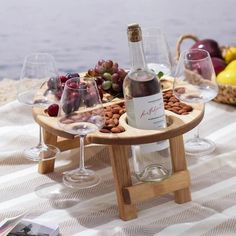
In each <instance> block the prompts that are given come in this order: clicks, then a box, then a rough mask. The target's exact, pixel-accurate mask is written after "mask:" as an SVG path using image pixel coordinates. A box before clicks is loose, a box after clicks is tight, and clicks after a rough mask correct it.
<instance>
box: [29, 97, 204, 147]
mask: <svg viewBox="0 0 236 236" xmlns="http://www.w3.org/2000/svg"><path fill="white" fill-rule="evenodd" d="M120 102H121V101H118V103H120ZM114 103H115V102H110V103H106V104H104V106H109V105H111V104H114ZM192 107H193V111H192V112H190V113H189V114H188V115H177V114H175V113H173V112H171V111H167V110H166V117H167V123H168V125H167V127H166V128H163V129H160V130H141V129H136V128H134V127H131V126H129V125H128V124H127V122H126V113H125V114H123V115H122V116H121V117H120V119H119V122H120V125H122V126H123V127H124V128H125V131H124V132H122V133H116V134H114V133H102V132H100V131H96V132H94V133H92V134H88V135H87V142H88V143H96V144H109V145H113V144H116V145H133V144H142V143H150V142H154V141H160V140H165V139H170V138H172V137H175V136H178V135H182V134H184V133H186V132H188V131H190V130H191V129H193V128H194V127H195V126H197V125H198V124H199V123H200V121H201V120H202V118H203V115H204V106H203V105H200V104H196V105H195V104H194V105H193V104H192ZM33 116H34V119H35V120H36V122H37V123H38V124H39V125H40V126H42V127H43V128H44V129H45V130H47V132H49V133H51V134H53V135H55V136H59V137H63V138H66V139H74V138H76V136H74V135H72V134H69V133H67V132H65V131H63V130H62V129H61V128H60V127H59V126H58V123H57V118H56V117H50V116H48V115H47V114H46V113H45V112H44V109H42V108H33Z"/></svg>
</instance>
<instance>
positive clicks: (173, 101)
mask: <svg viewBox="0 0 236 236" xmlns="http://www.w3.org/2000/svg"><path fill="white" fill-rule="evenodd" d="M178 92H183V88H180V89H179V91H178ZM163 100H164V106H165V109H166V110H169V111H172V112H174V113H176V114H178V115H187V114H189V112H191V111H192V110H193V107H192V106H190V105H187V104H185V103H183V102H180V101H179V99H178V98H176V97H175V96H174V95H173V92H172V90H167V91H164V92H163Z"/></svg>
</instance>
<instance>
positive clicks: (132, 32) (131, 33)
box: [127, 23, 142, 42]
mask: <svg viewBox="0 0 236 236" xmlns="http://www.w3.org/2000/svg"><path fill="white" fill-rule="evenodd" d="M127 34H128V40H129V41H130V42H139V41H141V40H142V31H141V28H140V26H139V24H137V23H133V24H130V25H128V29H127Z"/></svg>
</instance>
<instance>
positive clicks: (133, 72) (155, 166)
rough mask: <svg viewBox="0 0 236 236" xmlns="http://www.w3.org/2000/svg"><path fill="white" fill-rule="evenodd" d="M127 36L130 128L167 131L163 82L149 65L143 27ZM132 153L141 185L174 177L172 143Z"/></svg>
mask: <svg viewBox="0 0 236 236" xmlns="http://www.w3.org/2000/svg"><path fill="white" fill-rule="evenodd" d="M127 34H128V42H129V51H130V59H131V69H130V71H129V73H128V74H127V76H126V78H125V80H124V83H123V91H124V98H125V106H126V113H127V120H128V124H129V125H130V126H132V127H135V128H139V129H152V130H154V129H160V128H163V127H166V118H165V110H164V103H163V97H162V92H161V86H160V82H159V80H158V79H157V78H156V75H155V73H154V72H152V71H151V70H149V69H148V67H147V65H146V61H145V55H144V50H143V41H142V31H141V28H140V26H139V25H138V24H131V25H129V26H128V30H127ZM131 150H132V157H133V164H134V171H135V174H136V176H137V178H138V179H139V180H140V181H160V180H163V179H164V178H167V177H168V176H170V174H171V169H172V168H171V160H170V156H169V141H168V140H163V141H159V142H154V143H148V144H142V145H133V146H131Z"/></svg>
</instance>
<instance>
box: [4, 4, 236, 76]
mask: <svg viewBox="0 0 236 236" xmlns="http://www.w3.org/2000/svg"><path fill="white" fill-rule="evenodd" d="M235 9H236V2H235V0H225V1H222V0H192V1H190V0H175V1H174V0H0V80H1V79H3V78H11V79H18V78H19V75H20V71H21V67H22V63H23V60H24V57H25V56H26V55H27V54H29V53H32V52H48V53H51V54H52V55H53V56H54V57H55V59H56V61H57V66H58V69H59V71H60V72H81V71H87V70H88V69H89V68H90V67H93V66H94V65H95V64H96V62H97V61H98V60H99V59H112V60H113V61H116V62H118V63H119V65H120V66H121V67H124V68H128V67H129V52H128V44H127V35H126V28H127V25H128V24H130V23H133V22H137V23H139V24H140V25H141V26H142V27H153V26H155V27H159V28H162V30H163V31H164V33H165V35H166V37H167V40H168V43H169V46H170V49H171V52H172V54H173V56H174V55H175V45H176V41H177V38H178V37H179V36H180V35H182V34H185V33H192V34H195V35H197V36H198V37H199V38H201V39H203V38H213V39H215V40H217V41H218V42H219V44H220V45H233V44H234V45H236V27H235V22H236V14H235ZM191 43H192V42H190V41H188V42H186V43H184V45H183V46H182V47H187V45H190V44H191Z"/></svg>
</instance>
